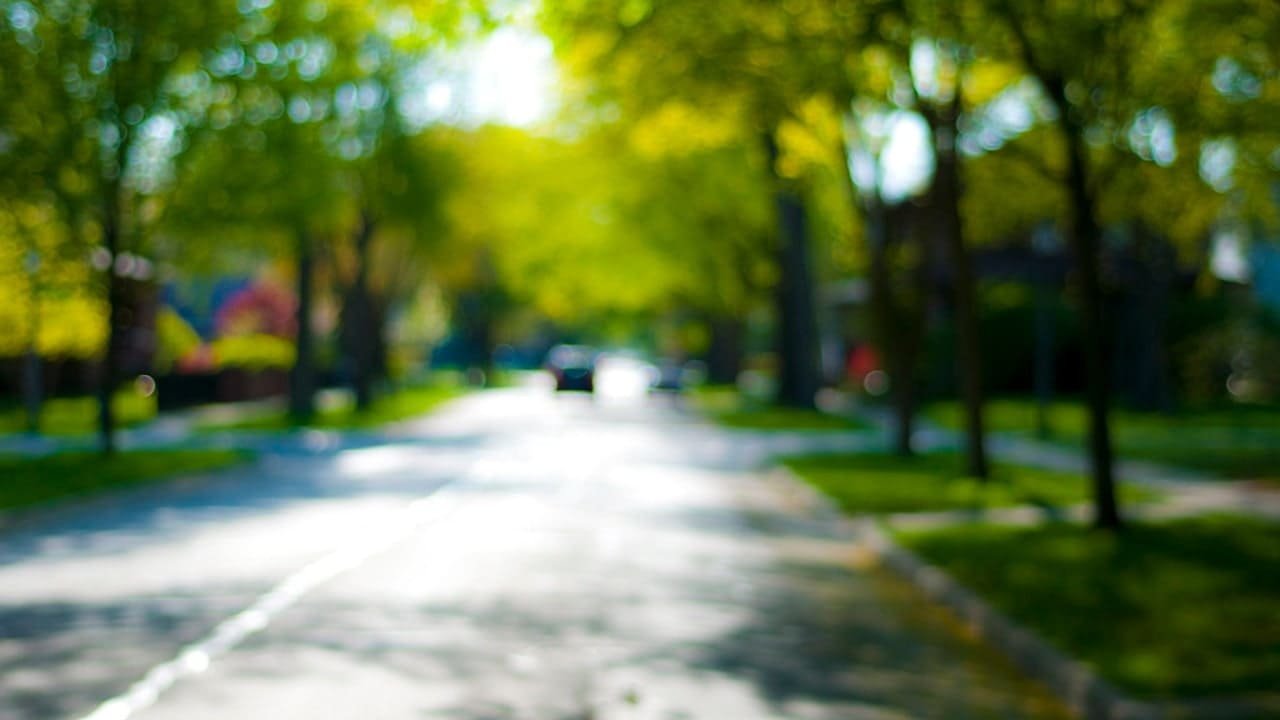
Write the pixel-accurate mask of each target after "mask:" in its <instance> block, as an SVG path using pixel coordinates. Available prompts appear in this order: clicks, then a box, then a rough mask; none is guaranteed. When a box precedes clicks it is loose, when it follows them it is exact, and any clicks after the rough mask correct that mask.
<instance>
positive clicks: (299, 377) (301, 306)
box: [289, 230, 315, 423]
mask: <svg viewBox="0 0 1280 720" xmlns="http://www.w3.org/2000/svg"><path fill="white" fill-rule="evenodd" d="M296 243H297V244H296V248H295V255H294V259H295V260H296V262H297V264H298V267H297V272H298V277H297V291H298V309H297V325H298V330H297V341H296V344H297V349H296V354H295V357H294V361H293V368H292V370H291V371H290V373H289V417H290V418H291V419H292V420H293V421H294V422H298V423H305V422H307V421H308V420H310V419H311V418H312V416H313V415H314V414H315V347H314V341H313V333H312V328H311V306H312V282H313V272H312V270H313V267H314V264H315V255H314V252H313V250H312V247H311V237H310V236H309V235H308V234H307V232H306V231H304V230H300V231H298V235H297V238H296Z"/></svg>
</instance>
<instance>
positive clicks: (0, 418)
mask: <svg viewBox="0 0 1280 720" xmlns="http://www.w3.org/2000/svg"><path fill="white" fill-rule="evenodd" d="M112 403H113V406H114V409H115V411H116V423H117V426H118V427H130V426H133V425H139V424H141V423H144V422H146V421H148V420H150V419H152V418H154V417H155V416H156V399H155V397H154V396H152V397H144V396H142V395H140V394H138V392H137V391H135V390H133V389H132V388H126V389H124V390H121V391H119V392H117V393H116V394H115V396H114V397H113V398H112ZM26 429H27V415H26V411H25V410H23V408H22V406H21V405H5V406H3V407H0V433H16V432H25V431H26ZM97 429H98V399H97V398H94V397H73V398H50V399H49V400H46V401H45V403H44V406H43V408H42V409H41V412H40V431H41V432H42V433H44V434H46V435H60V436H66V435H88V434H91V433H93V432H96V431H97Z"/></svg>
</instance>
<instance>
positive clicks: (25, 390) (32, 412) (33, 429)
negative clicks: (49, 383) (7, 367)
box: [22, 347, 44, 435]
mask: <svg viewBox="0 0 1280 720" xmlns="http://www.w3.org/2000/svg"><path fill="white" fill-rule="evenodd" d="M22 404H23V407H24V408H25V411H26V416H27V417H26V420H27V432H28V433H31V434H33V435H34V434H36V433H38V432H40V408H41V406H42V405H43V404H44V373H43V372H42V367H41V360H40V353H39V352H38V351H37V350H36V349H35V348H34V347H32V348H30V349H28V350H27V353H26V357H24V358H23V363H22Z"/></svg>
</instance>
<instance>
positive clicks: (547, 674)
mask: <svg viewBox="0 0 1280 720" xmlns="http://www.w3.org/2000/svg"><path fill="white" fill-rule="evenodd" d="M857 441H859V440H857V438H854V437H853V436H852V435H851V434H844V435H838V434H829V435H812V436H805V435H800V434H790V435H787V434H777V435H773V436H769V437H765V436H763V435H754V434H750V433H730V432H726V431H723V430H718V429H716V428H713V427H711V426H709V425H706V424H704V423H703V422H701V421H699V420H696V419H695V418H693V417H691V416H689V415H686V414H684V413H682V412H680V411H679V410H678V409H677V408H676V407H675V406H674V404H673V403H669V402H665V401H660V400H641V399H636V400H635V401H632V402H622V401H617V402H608V401H593V400H592V399H591V398H590V397H589V396H579V395H569V396H555V395H554V394H553V393H551V392H550V391H549V390H548V389H546V388H545V387H541V386H530V387H521V388H515V389H508V390H494V391H486V392H483V393H477V394H475V395H471V396H468V397H466V398H464V399H463V400H461V401H458V402H456V403H454V404H452V405H451V406H449V407H447V408H445V409H444V410H443V411H441V412H440V413H437V414H436V415H433V416H431V417H429V418H426V419H423V420H419V421H415V422H412V423H408V424H404V425H401V426H397V427H395V428H392V429H390V430H388V431H387V433H386V437H385V438H384V441H383V442H380V443H362V444H359V445H351V446H344V445H342V444H341V443H338V444H331V445H325V444H324V443H318V444H314V443H313V444H312V445H313V446H314V447H312V446H309V445H307V444H306V443H298V442H281V443H279V446H278V447H276V448H274V449H273V448H270V447H268V448H266V450H265V452H264V453H263V455H262V457H261V460H260V462H258V463H257V464H255V465H252V466H249V467H246V468H244V469H238V470H233V471H229V472H225V473H221V474H216V475H212V476H209V477H205V478H192V479H189V480H182V481H179V482H175V483H172V484H166V485H163V486H156V487H151V488H147V489H143V490H138V491H133V492H129V493H126V494H123V495H119V496H116V497H112V498H108V499H104V500H100V501H93V502H90V503H87V504H84V505H81V506H77V507H74V508H67V509H64V510H60V511H58V512H54V513H50V514H48V516H47V517H43V518H40V519H38V520H36V521H33V522H31V523H28V524H25V525H23V526H21V527H18V528H16V529H13V530H10V531H9V532H8V534H7V535H5V536H3V538H2V539H0V719H3V720H29V719H35V718H85V717H92V718H94V719H95V720H103V719H106V718H115V719H121V720H122V719H123V718H134V717H136V718H143V719H146V720H160V719H162V718H175V719H177V718H181V719H182V720H201V719H203V718H271V719H273V720H274V719H280V718H308V719H311V718H466V719H470V720H502V719H506V718H531V719H532V718H547V719H551V720H570V719H575V720H586V719H588V718H590V719H593V720H600V719H606V718H609V719H611V718H637V719H638V718H654V719H657V718H661V719H663V720H676V719H679V718H690V719H691V718H712V719H717V718H722V719H726V720H739V719H741V720H748V719H754V718H814V719H819V718H916V717H936V718H1019V717H1027V718H1030V717H1036V718H1039V717H1051V718H1056V717H1062V714H1061V713H1062V711H1061V710H1060V709H1059V708H1058V706H1057V705H1056V704H1054V702H1053V701H1051V700H1050V699H1049V698H1048V696H1047V695H1046V694H1044V692H1043V691H1041V690H1040V689H1038V687H1036V686H1034V685H1032V684H1030V683H1028V682H1027V681H1025V680H1024V679H1022V678H1021V676H1020V675H1019V674H1018V673H1017V672H1016V671H1015V670H1013V669H1012V668H1011V667H1009V666H1008V665H1007V664H1005V663H1004V662H1003V661H1002V660H1001V659H1000V658H999V657H997V656H995V655H994V654H993V653H991V652H990V651H989V650H986V649H985V648H982V647H980V646H977V645H976V644H974V643H973V642H971V641H969V640H967V639H965V637H964V633H963V632H962V631H961V630H960V628H959V627H958V626H957V625H956V624H955V623H954V622H953V621H951V620H950V619H949V618H948V616H946V615H945V614H944V613H942V612H941V611H938V610H934V609H931V608H930V607H927V606H925V605H923V604H922V603H921V601H920V600H919V599H918V597H917V596H916V595H914V594H913V592H912V591H911V590H909V589H908V588H906V587H904V586H902V585H900V584H898V583H897V582H896V581H894V580H893V579H891V578H889V577H887V576H884V575H883V574H881V573H880V572H879V571H876V570H874V569H872V568H870V567H868V565H869V563H868V562H867V560H866V555H865V553H863V552H860V549H859V548H858V547H857V546H856V545H855V544H853V543H852V542H850V541H849V540H848V539H847V538H846V537H845V536H844V535H843V532H842V530H841V526H840V525H839V524H837V523H834V522H832V521H831V520H830V518H829V516H827V515H825V514H823V513H822V512H820V509H819V506H818V505H817V503H816V501H815V499H814V496H813V495H812V493H811V492H810V491H809V490H807V489H805V488H802V487H799V486H796V485H794V484H793V483H792V482H791V481H789V480H787V479H785V478H781V477H778V476H775V475H770V474H768V473H766V472H761V469H762V466H763V465H766V460H767V458H768V456H769V455H770V454H771V453H775V452H781V451H786V450H793V451H794V450H800V449H804V448H806V447H826V448H828V449H830V448H835V447H840V446H841V445H842V444H845V445H848V444H850V443H853V442H857Z"/></svg>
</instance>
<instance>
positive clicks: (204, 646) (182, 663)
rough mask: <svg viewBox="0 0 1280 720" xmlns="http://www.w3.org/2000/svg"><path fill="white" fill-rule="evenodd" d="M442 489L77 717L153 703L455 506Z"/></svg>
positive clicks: (116, 714) (130, 711)
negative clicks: (319, 590) (299, 603)
mask: <svg viewBox="0 0 1280 720" xmlns="http://www.w3.org/2000/svg"><path fill="white" fill-rule="evenodd" d="M473 474H474V468H473V469H472V470H471V471H468V472H467V473H464V477H467V476H471V475H473ZM450 484H453V483H450ZM447 489H448V485H446V486H443V487H441V488H439V489H437V490H436V491H435V492H434V493H432V494H431V495H429V496H427V497H424V498H419V499H417V500H414V501H413V502H410V503H409V504H408V505H406V506H404V507H403V508H402V509H401V510H400V511H398V512H397V513H396V514H395V515H396V516H395V518H394V519H392V520H388V521H387V522H385V523H379V525H378V528H379V529H378V530H377V531H375V532H374V533H373V534H372V535H371V536H370V537H366V538H362V539H360V540H359V541H358V542H356V543H354V544H352V545H349V546H347V547H341V548H338V549H337V550H334V551H333V552H330V553H329V554H328V555H325V556H323V557H321V558H320V559H318V560H315V561H314V562H311V563H308V564H307V565H305V566H303V567H302V569H300V570H298V571H296V572H294V573H293V574H291V575H289V576H288V577H286V578H285V579H284V580H282V581H281V582H280V583H278V584H277V585H275V586H274V587H272V588H271V589H270V590H268V591H267V592H265V593H263V594H262V595H259V596H258V597H257V599H255V600H254V602H253V603H252V604H250V605H249V606H248V607H247V608H245V609H244V610H241V611H240V612H238V613H236V614H235V615H232V616H231V617H229V618H227V619H226V620H223V621H222V622H221V623H219V624H218V625H217V626H216V627H215V628H214V629H213V630H212V631H211V632H210V633H209V634H208V635H206V636H204V637H203V638H201V639H200V640H197V641H196V642H194V643H191V644H189V645H187V646H185V647H183V648H182V649H181V650H179V651H178V654H177V655H175V656H174V657H173V658H172V659H170V660H168V661H166V662H163V663H160V664H159V665H156V666H154V667H152V668H151V669H150V670H149V671H147V673H146V674H145V675H143V677H142V679H141V680H138V681H137V682H135V683H134V684H133V685H132V686H130V687H129V689H128V690H126V691H125V692H123V693H121V694H119V695H117V696H115V697H113V698H110V699H108V700H106V701H104V702H103V703H102V704H100V705H98V707H97V708H96V709H94V710H93V712H91V713H89V714H88V715H84V716H82V718H81V720H126V719H127V718H129V717H132V716H133V715H134V714H136V713H137V712H138V711H140V710H142V709H144V708H146V707H148V706H150V705H152V704H154V703H155V702H156V700H157V699H159V697H160V694H161V693H163V692H165V691H166V690H168V689H169V688H171V687H172V686H173V685H174V683H176V682H178V681H179V680H181V679H182V678H184V677H189V676H192V675H198V674H200V673H202V672H204V671H205V670H207V669H208V668H209V666H210V665H211V664H212V663H213V661H214V660H216V659H217V658H218V657H219V656H221V655H223V654H225V653H227V652H228V651H230V650H231V649H232V648H234V647H236V646H237V645H239V644H240V643H242V642H244V641H245V639H247V638H248V637H249V636H251V635H253V634H254V633H257V632H260V631H261V630H263V629H265V628H266V627H267V626H268V625H270V624H271V621H272V620H274V619H275V617H276V616H277V615H279V614H280V613H281V612H283V611H284V610H286V609H287V608H289V607H290V606H291V605H293V604H294V603H296V602H297V601H298V600H300V599H301V598H302V597H303V596H304V595H306V594H307V593H309V592H311V591H312V590H314V589H316V588H317V587H319V586H320V585H322V584H324V583H326V582H328V581H330V580H332V579H334V578H336V577H337V576H339V575H341V574H343V573H345V572H347V571H349V570H353V569H355V568H357V567H359V566H360V565H361V564H363V563H364V562H366V561H367V560H369V559H370V558H372V557H373V556H375V555H378V554H380V553H382V552H385V551H387V550H389V549H391V547H393V546H394V545H396V544H397V543H399V542H401V541H403V540H405V539H407V538H408V537H409V535H410V534H412V533H413V532H414V531H416V530H418V529H420V528H422V527H423V526H424V525H426V524H427V523H429V522H433V521H436V520H440V519H441V518H443V517H444V516H446V515H448V514H449V513H450V512H452V511H453V510H454V509H456V506H457V505H458V502H459V498H458V496H456V495H454V494H449V493H446V492H445V490H447Z"/></svg>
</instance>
